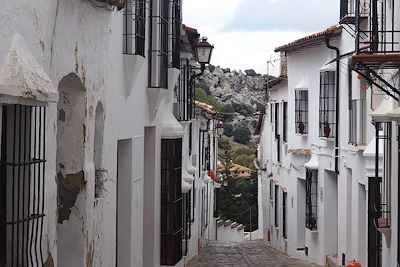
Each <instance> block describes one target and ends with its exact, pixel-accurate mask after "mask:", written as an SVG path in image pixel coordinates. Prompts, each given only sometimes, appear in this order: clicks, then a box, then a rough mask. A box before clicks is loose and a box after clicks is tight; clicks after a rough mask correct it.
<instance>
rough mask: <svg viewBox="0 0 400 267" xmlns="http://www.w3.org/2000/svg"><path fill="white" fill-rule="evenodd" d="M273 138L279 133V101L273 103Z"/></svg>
mask: <svg viewBox="0 0 400 267" xmlns="http://www.w3.org/2000/svg"><path fill="white" fill-rule="evenodd" d="M274 115H275V138H278V135H279V103H275V114H274Z"/></svg>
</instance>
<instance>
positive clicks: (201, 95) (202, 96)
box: [195, 88, 224, 112]
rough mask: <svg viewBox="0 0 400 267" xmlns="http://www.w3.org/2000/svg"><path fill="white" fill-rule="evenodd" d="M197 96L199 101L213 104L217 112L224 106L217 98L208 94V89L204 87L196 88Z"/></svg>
mask: <svg viewBox="0 0 400 267" xmlns="http://www.w3.org/2000/svg"><path fill="white" fill-rule="evenodd" d="M195 96H196V100H197V101H199V102H203V103H207V104H209V105H211V106H213V108H214V110H215V111H217V112H220V111H221V110H222V109H223V107H224V105H223V104H221V103H220V102H219V101H218V99H217V98H215V97H213V96H209V95H207V93H206V91H205V90H203V89H202V88H196V89H195Z"/></svg>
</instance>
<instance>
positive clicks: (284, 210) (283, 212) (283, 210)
mask: <svg viewBox="0 0 400 267" xmlns="http://www.w3.org/2000/svg"><path fill="white" fill-rule="evenodd" d="M286 204H287V192H283V194H282V236H283V238H284V239H287V231H286Z"/></svg>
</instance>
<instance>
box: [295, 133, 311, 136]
mask: <svg viewBox="0 0 400 267" xmlns="http://www.w3.org/2000/svg"><path fill="white" fill-rule="evenodd" d="M296 135H297V136H304V137H307V136H308V133H305V134H301V133H296Z"/></svg>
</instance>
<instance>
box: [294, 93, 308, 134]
mask: <svg viewBox="0 0 400 267" xmlns="http://www.w3.org/2000/svg"><path fill="white" fill-rule="evenodd" d="M295 124H296V125H295V128H296V133H298V134H308V90H296V91H295Z"/></svg>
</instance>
